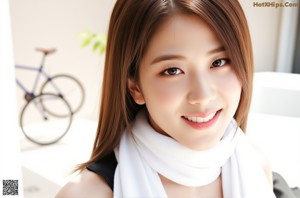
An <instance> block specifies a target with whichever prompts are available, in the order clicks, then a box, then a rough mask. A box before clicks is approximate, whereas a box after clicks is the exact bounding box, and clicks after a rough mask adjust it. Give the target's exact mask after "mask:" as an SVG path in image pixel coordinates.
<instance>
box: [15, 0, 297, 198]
mask: <svg viewBox="0 0 300 198" xmlns="http://www.w3.org/2000/svg"><path fill="white" fill-rule="evenodd" d="M266 2H267V4H264V3H266ZM272 2H275V3H284V5H285V6H284V7H277V8H276V7H275V5H272V4H271V3H272ZM9 3H10V17H11V32H12V41H13V54H14V63H15V64H19V65H30V66H39V64H40V61H41V57H42V53H39V52H36V51H35V48H36V47H40V48H46V49H47V48H56V49H57V51H56V52H55V53H54V54H51V55H49V56H48V57H47V61H46V65H45V67H46V71H47V72H49V73H50V74H51V75H54V74H59V73H66V74H70V75H72V76H74V77H76V78H77V79H78V80H79V81H80V82H81V83H82V85H83V87H84V90H85V94H86V98H85V102H84V104H83V106H82V108H81V109H80V111H79V112H78V113H76V114H75V115H74V118H73V122H72V125H71V128H70V130H69V131H68V133H67V135H66V136H65V137H64V138H62V139H61V140H60V141H59V142H58V143H55V144H53V145H49V146H40V145H36V144H33V143H32V142H30V141H28V140H27V139H26V138H25V137H24V135H23V134H22V133H21V132H20V133H19V135H20V147H21V165H22V172H23V181H24V196H25V197H53V195H54V194H55V193H56V192H57V190H58V189H59V188H60V186H62V185H63V184H64V183H65V182H66V181H67V180H68V179H69V178H70V177H71V176H72V175H70V173H71V171H72V168H74V166H75V165H76V164H77V163H80V162H83V161H84V160H87V159H88V157H89V155H90V151H91V148H92V144H93V138H94V135H95V130H96V126H97V117H98V109H99V99H100V95H101V86H102V84H101V83H102V75H103V64H104V55H99V54H98V53H94V52H93V50H92V47H91V46H87V47H86V48H82V47H81V44H82V39H80V38H78V35H79V34H80V33H82V32H83V31H85V30H90V31H91V32H94V33H97V34H104V35H105V34H106V32H107V29H108V23H109V17H110V14H111V11H112V8H113V5H114V3H115V0H89V1H84V0H76V1H73V0H43V1H38V0H26V1H22V0H10V1H9ZM240 3H241V5H242V7H243V9H244V12H245V14H246V17H247V19H248V23H249V27H250V32H251V37H252V42H253V50H254V63H255V87H254V96H253V99H254V102H253V105H252V110H251V114H250V118H249V129H248V133H249V135H250V136H251V137H252V138H253V140H254V142H256V143H257V144H258V145H259V146H260V147H261V148H262V149H263V150H264V151H265V153H266V154H267V155H268V157H269V158H270V160H271V162H272V165H273V167H274V170H276V171H278V172H280V173H282V174H283V175H284V176H285V178H287V180H288V182H289V184H290V185H291V186H300V180H299V178H300V170H299V167H300V159H299V157H300V147H299V145H298V144H299V141H300V125H299V123H300V113H298V112H300V111H299V110H300V105H299V102H298V101H300V77H299V74H296V73H300V25H299V23H300V14H299V13H300V12H299V10H300V5H299V0H288V1H279V0H278V1H261V0H257V1H253V0H241V1H240ZM268 3H269V4H268ZM292 73H294V74H292ZM16 76H17V78H19V79H21V80H22V82H26V84H27V83H28V85H29V86H31V85H32V83H33V77H32V75H29V74H27V73H26V72H24V73H23V72H19V71H17V72H16ZM16 90H17V92H16V95H17V109H18V112H20V111H21V109H22V108H23V106H24V104H25V100H24V93H23V92H22V91H21V90H20V89H18V88H17V89H16ZM274 94H275V95H274ZM278 96H279V97H278ZM262 98H263V99H262ZM291 98H293V99H292V101H289V100H290V99H291ZM274 123H275V124H274ZM276 123H278V124H281V125H276ZM287 125H288V126H289V127H290V128H287V127H286V126H287ZM276 130H277V131H278V132H276V133H275V131H276ZM262 131H263V132H264V133H261V132H262ZM283 138H284V139H283ZM266 142H269V143H268V144H266ZM276 149H277V150H276Z"/></svg>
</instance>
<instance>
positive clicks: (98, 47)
mask: <svg viewBox="0 0 300 198" xmlns="http://www.w3.org/2000/svg"><path fill="white" fill-rule="evenodd" d="M78 38H79V39H80V40H81V41H82V42H81V47H82V48H84V47H87V46H90V45H91V46H92V50H93V52H95V53H98V54H99V55H103V54H104V53H105V50H106V39H107V37H106V35H105V34H98V33H93V32H91V31H90V30H85V31H83V32H81V33H80V34H79V35H78Z"/></svg>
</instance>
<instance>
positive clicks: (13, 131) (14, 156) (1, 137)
mask: <svg viewBox="0 0 300 198" xmlns="http://www.w3.org/2000/svg"><path fill="white" fill-rule="evenodd" d="M8 2H9V1H8V0H0V30H1V34H0V43H1V45H0V92H1V97H0V159H1V163H0V181H3V182H4V180H18V195H19V196H17V195H16V197H23V180H22V175H21V163H20V158H19V157H20V144H19V141H18V138H17V137H18V130H17V108H16V103H17V101H16V92H15V90H16V85H15V73H14V70H13V67H14V61H13V49H12V37H11V21H10V12H9V3H8ZM3 188H4V187H3V185H2V184H1V185H0V192H4V191H5V190H3ZM2 195H3V193H2ZM11 196H12V195H10V196H9V197H11Z"/></svg>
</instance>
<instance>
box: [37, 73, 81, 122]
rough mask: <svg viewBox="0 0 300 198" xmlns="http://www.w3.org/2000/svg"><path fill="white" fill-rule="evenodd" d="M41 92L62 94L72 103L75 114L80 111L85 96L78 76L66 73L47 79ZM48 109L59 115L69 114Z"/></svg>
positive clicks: (51, 112)
mask: <svg viewBox="0 0 300 198" xmlns="http://www.w3.org/2000/svg"><path fill="white" fill-rule="evenodd" d="M40 93H41V94H42V93H54V94H56V95H60V96H62V97H63V98H64V99H66V101H67V102H68V103H69V104H70V106H71V109H72V112H73V114H75V113H76V112H78V111H79V109H80V108H81V107H82V105H83V102H84V98H85V93H84V88H83V86H82V84H81V83H80V82H79V81H78V80H77V79H76V78H74V77H72V76H70V75H65V74H59V75H55V76H53V77H52V78H51V79H48V80H47V81H45V82H44V83H43V85H42V86H41V90H40ZM47 111H48V112H49V113H50V114H53V115H55V116H57V117H65V116H68V115H66V114H58V113H57V112H53V111H51V109H49V110H47Z"/></svg>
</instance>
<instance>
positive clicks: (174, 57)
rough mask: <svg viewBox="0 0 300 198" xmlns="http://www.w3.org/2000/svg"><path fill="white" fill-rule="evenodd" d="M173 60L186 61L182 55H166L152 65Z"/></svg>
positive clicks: (157, 58)
mask: <svg viewBox="0 0 300 198" xmlns="http://www.w3.org/2000/svg"><path fill="white" fill-rule="evenodd" d="M172 59H184V56H181V55H175V54H166V55H161V56H158V57H156V58H155V59H154V60H153V61H152V62H151V65H152V64H155V63H158V62H161V61H166V60H172Z"/></svg>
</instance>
